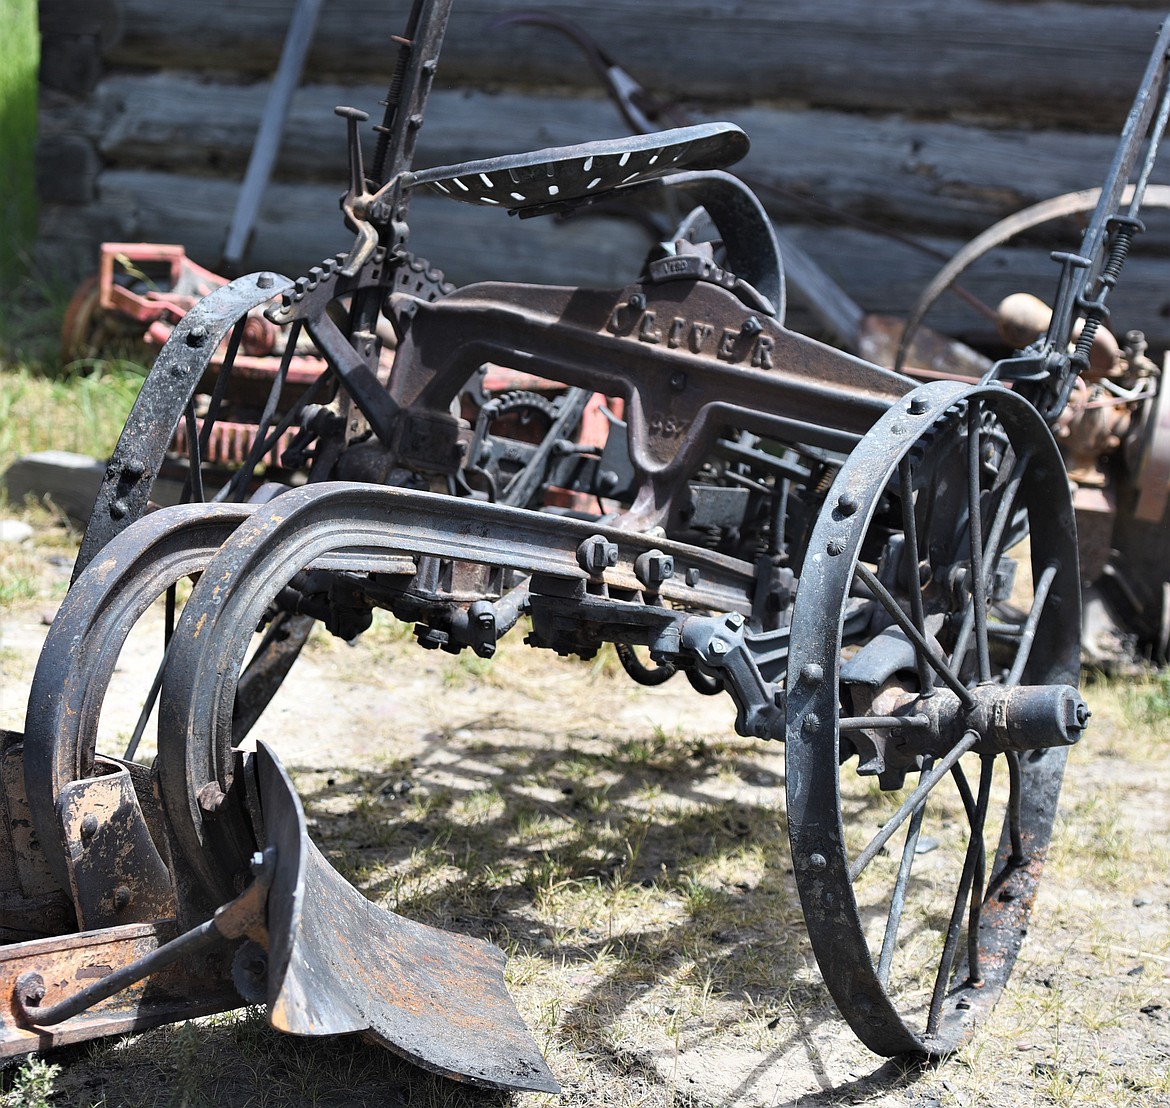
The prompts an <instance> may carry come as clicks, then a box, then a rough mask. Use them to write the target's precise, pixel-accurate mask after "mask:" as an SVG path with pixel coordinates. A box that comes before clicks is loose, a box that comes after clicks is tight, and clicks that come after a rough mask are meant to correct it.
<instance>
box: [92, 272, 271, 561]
mask: <svg viewBox="0 0 1170 1108" xmlns="http://www.w3.org/2000/svg"><path fill="white" fill-rule="evenodd" d="M288 283H289V282H288V278H286V277H280V276H278V275H277V274H273V273H261V274H252V275H250V276H248V277H242V278H240V279H239V280H237V281H233V282H232V283H231V284H229V285H225V286H223V287H222V288H220V289H218V290H217V291H215V292H214V293H212V294H211V295H210V296H208V297H206V298H205V299H204V300H202V301H200V302H199V304H198V305H196V306H195V307H194V308H192V309H191V310H190V311H189V312H188V313H187V314H186V315H185V316H183V318H182V319H181V320H180V321H179V322H178V324H176V326H175V329H174V331H173V332H172V333H171V338H170V339H169V340H168V342H167V345H166V346H165V347H163V349H162V350H161V351H160V352H159V356H158V359H157V360H156V362H155V364H154V368H153V369H152V370H151V373H150V375H149V377H148V378H147V382H146V384H145V385H144V386H143V389H142V391H141V392H140V393H139V396H138V399H137V400H136V401H135V403H134V407H133V408H132V409H131V412H130V416H129V418H128V419H127V421H126V426H125V427H124V428H123V430H122V434H121V436H120V437H119V439H118V443H117V445H116V446H115V447H114V453H113V455H112V456H111V457H110V462H109V466H108V467H107V478H106V480H105V482H103V484H102V487H101V490H100V491H99V493H98V497H97V500H96V502H95V503H94V510H93V514H92V516H91V517H90V522H89V525H88V526H87V527H86V531H85V535H84V537H83V538H82V542H81V550H80V552H79V553H78V556H77V563H76V565H75V566H74V570H73V574H74V580H76V578H77V575H78V574H79V573H80V572H81V571H82V570H83V569H84V568H85V567H86V566H87V565H88V564H89V562H90V560H91V559H92V558H93V557H94V555H95V554H97V552H98V551H99V550H100V549H101V548H102V547H103V546H105V545H106V543H107V542H109V541H110V539H111V538H113V537H114V536H115V535H116V534H118V533H119V532H120V531H122V530H124V529H125V528H126V527H127V526H129V524H131V523H133V522H134V521H135V520H136V519H139V518H140V517H141V516H142V515H143V514H144V513H145V511H146V506H147V503H148V500H149V497H150V487H151V485H152V483H153V482H154V479H155V478H156V477H157V476H158V471H159V468H160V466H161V464H162V460H163V458H164V456H165V454H166V451H167V447H168V446H169V445H170V441H171V435H172V432H173V431H174V428H175V426H176V425H177V423H178V422H179V419H180V418H181V417H182V415H183V412H184V411H185V410H186V408H187V406H188V404H189V403H190V401H191V397H192V395H193V394H194V391H195V387H196V386H197V385H198V383H199V381H200V379H201V378H202V376H203V373H204V371H205V370H206V368H207V366H208V364H209V363H210V361H211V358H212V356H213V355H214V353H215V351H216V350H217V349H218V348H219V345H220V343H221V342H223V341H224V339H226V338H227V336H228V334H229V333H230V332H231V331H232V329H233V328H234V327H236V325H237V324H238V322H239V321H240V320H241V319H244V318H246V317H247V314H248V312H249V311H251V310H252V309H253V308H255V307H259V306H260V305H261V304H265V303H267V302H268V301H269V300H271V299H272V298H273V297H274V296H275V295H277V294H278V293H279V292H280V289H281V288H282V287H283V286H285V285H287V284H288Z"/></svg>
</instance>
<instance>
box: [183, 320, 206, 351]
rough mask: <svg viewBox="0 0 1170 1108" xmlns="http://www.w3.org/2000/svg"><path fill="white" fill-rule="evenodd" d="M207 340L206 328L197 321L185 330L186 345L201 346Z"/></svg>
mask: <svg viewBox="0 0 1170 1108" xmlns="http://www.w3.org/2000/svg"><path fill="white" fill-rule="evenodd" d="M206 341H207V328H206V327H204V326H203V324H201V323H197V324H196V325H195V326H194V327H192V328H191V330H190V331H188V332H187V345H188V346H202V345H203V344H204V343H205V342H206Z"/></svg>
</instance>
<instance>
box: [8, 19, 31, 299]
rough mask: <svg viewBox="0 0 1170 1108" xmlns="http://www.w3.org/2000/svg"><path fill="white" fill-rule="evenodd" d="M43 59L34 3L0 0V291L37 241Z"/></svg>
mask: <svg viewBox="0 0 1170 1108" xmlns="http://www.w3.org/2000/svg"><path fill="white" fill-rule="evenodd" d="M39 57H40V36H39V35H38V33H37V5H36V3H35V0H0V165H2V166H4V187H3V189H0V287H4V286H11V285H12V284H13V283H14V281H13V278H14V277H18V276H19V275H20V274H21V273H22V272H23V270H24V268H25V262H26V260H27V257H28V251H29V250H30V248H31V247H32V243H33V239H34V238H35V237H36V231H37V197H36V175H35V169H34V157H35V152H36V141H37V66H38V61H39Z"/></svg>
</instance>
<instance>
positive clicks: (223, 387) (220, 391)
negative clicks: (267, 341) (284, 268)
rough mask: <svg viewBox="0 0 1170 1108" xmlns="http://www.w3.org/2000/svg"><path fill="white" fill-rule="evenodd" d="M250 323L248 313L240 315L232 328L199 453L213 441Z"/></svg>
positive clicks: (201, 432)
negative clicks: (214, 428)
mask: <svg viewBox="0 0 1170 1108" xmlns="http://www.w3.org/2000/svg"><path fill="white" fill-rule="evenodd" d="M247 324H248V317H247V316H246V315H243V316H240V318H239V319H238V320H237V321H236V325H235V327H233V328H232V334H231V338H229V339H228V348H227V354H226V355H225V356H224V359H223V363H222V364H221V365H220V367H219V372H218V373H217V374H216V375H215V388H214V389H212V390H211V401H210V402H209V403H208V405H207V414H206V415H205V416H204V417H203V427H202V429H201V430H200V432H199V453H200V455H201V456H203V457H206V456H207V447H208V445H209V444H210V442H211V431H212V428H213V427H214V426H215V421H216V420H217V419H219V409H220V407H221V406H222V405H223V398H224V395H225V394H226V393H227V387H228V382H229V381H230V380H231V376H232V370H234V369H235V367H236V355H237V354H238V353H239V350H240V343H241V342H242V341H243V338H244V328H245V327H246V326H247Z"/></svg>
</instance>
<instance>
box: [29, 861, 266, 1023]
mask: <svg viewBox="0 0 1170 1108" xmlns="http://www.w3.org/2000/svg"><path fill="white" fill-rule="evenodd" d="M252 870H253V873H254V874H255V880H254V881H253V882H252V883H251V884H250V885H249V886H248V887H247V888H246V889H245V890H244V891H243V892H242V893H240V895H239V896H238V897H236V899H235V900H232V901H229V902H228V903H227V904H225V905H224V906H223V907H222V908H220V909H218V910H217V911H216V913H215V915H214V916H212V917H211V919H209V920H207V921H206V922H205V923H201V924H200V925H199V926H198V927H193V928H192V929H191V930H190V931H187V932H185V933H184V934H182V935H179V936H178V937H177V938H175V939H172V940H171V941H170V942H169V943H164V944H163V945H162V946H160V947H159V948H158V949H157V950H154V951H151V953H150V954H147V955H145V956H144V957H142V958H139V959H137V960H136V961H134V962H131V963H130V964H129V965H127V966H123V967H122V968H121V969H119V970H115V971H114V972H113V973H111V974H108V975H107V976H105V977H103V978H101V979H100V980H98V981H95V982H94V983H93V984H92V985H87V986H86V987H85V988H84V989H82V990H80V991H79V992H76V993H74V994H73V995H72V996H69V997H66V998H65V999H64V1000H61V1001H58V1002H57V1003H56V1004H50V1005H47V1006H46V1007H43V1008H42V1007H41V1006H40V1004H41V1001H42V1000H44V998H45V980H44V978H43V977H42V976H41V975H40V974H39V973H36V972H35V971H34V972H29V973H22V974H21V975H20V977H18V978H17V980H16V986H15V988H14V990H13V997H12V1001H13V1006H14V1007H15V1009H16V1014H17V1022H19V1023H20V1024H21V1025H22V1026H23V1027H52V1026H53V1025H54V1024H58V1023H64V1022H65V1021H66V1020H67V1019H72V1018H73V1017H74V1016H76V1015H80V1014H81V1013H82V1012H84V1011H86V1010H87V1009H89V1008H92V1007H93V1006H94V1005H95V1004H99V1003H100V1002H101V1001H103V1000H106V999H108V998H109V997H111V996H113V995H114V994H115V993H120V992H121V991H122V990H123V989H128V988H129V987H130V986H131V985H134V984H136V983H137V982H139V981H141V980H142V979H143V978H145V977H149V976H150V975H151V974H152V973H157V972H158V971H159V970H161V969H165V968H166V967H167V966H169V965H170V964H171V963H172V962H176V961H178V960H179V959H180V958H182V957H184V956H186V955H189V954H194V953H196V952H197V951H200V950H203V949H204V948H206V947H208V946H211V945H212V944H213V943H217V942H220V941H222V940H224V939H228V940H230V939H241V938H243V937H244V936H247V937H249V938H251V939H254V940H255V941H257V942H260V943H262V944H264V945H267V943H268V928H267V923H266V920H267V914H268V890H269V889H270V888H271V887H272V878H273V875H274V874H275V872H276V848H275V847H271V846H270V847H268V848H267V849H266V850H265V851H264V853H263V854H257V855H256V856H255V857H254V858H253V861H252Z"/></svg>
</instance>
